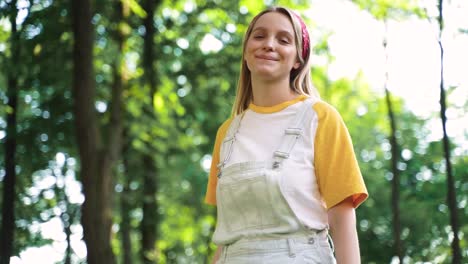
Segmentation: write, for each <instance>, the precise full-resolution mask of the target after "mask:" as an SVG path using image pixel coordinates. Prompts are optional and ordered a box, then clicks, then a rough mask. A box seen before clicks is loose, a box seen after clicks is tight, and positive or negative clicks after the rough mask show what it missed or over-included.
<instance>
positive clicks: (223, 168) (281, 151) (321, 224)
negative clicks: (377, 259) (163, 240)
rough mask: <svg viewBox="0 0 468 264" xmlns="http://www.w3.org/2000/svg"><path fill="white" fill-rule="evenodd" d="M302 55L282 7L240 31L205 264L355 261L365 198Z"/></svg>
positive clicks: (304, 44) (215, 167)
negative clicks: (209, 257) (212, 248)
mask: <svg viewBox="0 0 468 264" xmlns="http://www.w3.org/2000/svg"><path fill="white" fill-rule="evenodd" d="M310 55H311V50H310V39H309V33H308V31H307V28H306V26H305V24H304V22H303V21H302V19H301V18H300V17H299V16H298V15H297V14H296V13H294V12H293V11H291V10H289V9H287V8H283V7H273V8H269V9H267V10H265V11H263V12H261V13H259V14H258V15H257V16H256V17H255V18H254V19H253V20H252V22H251V23H250V25H249V27H248V29H247V32H246V35H245V39H244V44H243V57H242V67H241V74H240V78H239V84H238V89H237V95H236V100H235V103H234V107H233V111H232V117H231V118H230V119H228V120H227V121H226V122H224V124H222V125H221V127H220V128H219V130H218V133H217V136H216V142H215V147H214V151H213V161H212V165H211V171H210V176H209V181H208V189H207V194H206V202H207V203H208V204H212V205H217V209H218V210H217V224H216V230H215V232H214V235H213V241H214V243H215V244H217V245H218V249H217V251H216V254H215V257H214V260H213V263H219V264H221V263H231V264H232V263H236V264H241V263H281V264H284V263H296V264H298V263H336V262H338V263H340V264H341V263H360V255H359V244H358V237H357V232H356V217H355V212H354V209H355V208H356V207H357V206H358V205H359V204H360V203H362V202H363V201H364V200H365V199H366V198H367V190H366V187H365V185H364V182H363V179H362V176H361V173H360V170H359V167H358V164H357V161H356V157H355V154H354V150H353V146H352V143H351V139H350V137H349V133H348V130H347V128H346V126H345V124H344V123H343V121H342V119H341V117H340V115H339V113H338V112H337V111H336V110H335V109H334V108H333V107H331V106H330V105H328V104H327V103H325V102H323V101H320V99H319V95H318V93H317V91H316V90H315V89H314V87H313V86H312V84H311V77H310ZM328 231H330V234H331V237H332V238H333V242H332V241H331V239H330V236H329V235H328ZM333 245H334V246H333ZM335 257H336V259H335Z"/></svg>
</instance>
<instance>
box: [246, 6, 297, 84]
mask: <svg viewBox="0 0 468 264" xmlns="http://www.w3.org/2000/svg"><path fill="white" fill-rule="evenodd" d="M244 58H245V61H246V63H247V67H248V68H249V70H250V72H251V75H252V78H260V79H266V80H278V79H283V78H287V80H288V81H289V75H290V73H291V70H292V69H293V68H294V69H297V68H298V67H299V66H300V63H299V62H298V60H297V50H296V43H295V36H294V29H293V25H292V23H291V21H290V20H289V18H288V17H287V16H286V15H283V14H281V13H278V12H269V13H266V14H264V15H262V16H261V17H259V18H258V20H257V21H256V22H255V24H254V26H253V28H252V32H251V34H250V36H249V37H248V39H247V43H246V46H245V54H244Z"/></svg>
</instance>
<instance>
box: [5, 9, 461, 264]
mask: <svg viewBox="0 0 468 264" xmlns="http://www.w3.org/2000/svg"><path fill="white" fill-rule="evenodd" d="M271 5H284V6H287V7H290V8H293V9H295V10H297V12H298V13H300V14H301V15H302V16H303V17H304V19H305V20H306V22H307V25H308V27H309V31H310V32H311V36H312V42H313V43H312V44H313V58H312V62H313V68H312V75H313V82H314V85H315V86H316V87H317V88H318V90H319V91H320V93H321V96H322V98H323V100H325V101H327V102H329V103H330V104H332V105H334V106H335V107H336V108H337V109H338V110H339V111H340V113H341V115H342V116H343V118H344V120H345V122H346V124H347V126H348V129H349V131H350V133H351V136H352V138H353V142H354V147H355V152H356V154H357V157H358V159H359V164H360V167H361V170H362V174H363V176H364V179H365V181H366V184H367V187H368V190H369V193H370V197H369V199H368V200H367V201H366V202H365V203H364V204H362V205H361V206H360V207H359V208H358V209H357V217H358V220H357V224H358V226H357V228H358V232H359V237H360V245H361V253H362V262H363V263H468V245H467V238H466V234H467V233H468V221H467V220H468V207H467V201H468V156H467V153H468V140H467V139H468V115H467V114H466V113H467V110H468V100H467V99H468V74H467V69H468V1H466V0H452V1H448V0H446V1H442V0H440V1H431V0H400V1H390V0H379V1H372V0H356V1H348V0H346V1H345V0H314V1H301V0H296V1H292V0H291V1H273V0H264V1H263V2H262V1H250V0H232V1H221V0H187V1H178V0H173V1H162V0H120V1H119V0H112V1H111V0H94V1H91V0H72V1H57V0H55V1H54V0H2V1H0V65H1V69H2V70H1V72H0V140H1V141H0V142H1V150H0V194H1V197H2V198H1V200H0V206H1V209H2V211H1V216H0V219H1V222H0V223H1V226H0V263H1V264H5V263H12V264H19V263H28V264H29V263H47V264H48V263H66V264H69V263H90V264H98V263H99V264H102V263H106V264H107V263H108V264H114V263H122V264H129V263H132V264H133V263H135V264H146V263H209V261H210V259H211V257H212V254H213V253H214V250H215V247H214V245H213V244H212V243H211V235H212V232H213V229H214V225H215V221H216V220H215V208H213V207H211V206H208V205H205V204H204V203H203V199H204V194H205V190H206V184H207V179H208V178H207V173H208V171H209V166H210V163H211V151H212V148H213V143H214V139H215V135H216V131H217V129H218V127H219V125H220V124H221V123H222V122H223V121H224V120H225V119H226V118H228V117H229V115H230V109H231V106H232V102H233V100H234V95H235V88H236V84H237V76H238V73H239V67H240V59H241V52H242V51H241V48H242V47H241V46H242V37H243V34H244V32H245V30H246V28H247V25H248V23H249V21H250V20H251V19H252V17H253V16H254V15H255V14H256V13H258V12H259V11H260V10H262V9H264V8H265V7H267V6H271ZM441 51H443V52H441ZM441 55H443V56H441Z"/></svg>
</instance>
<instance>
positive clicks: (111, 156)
mask: <svg viewBox="0 0 468 264" xmlns="http://www.w3.org/2000/svg"><path fill="white" fill-rule="evenodd" d="M71 12H72V15H73V32H74V47H73V48H74V49H73V61H74V69H73V96H74V118H75V124H76V136H77V141H78V149H79V155H80V165H81V167H80V168H81V171H80V177H81V181H82V183H83V192H84V196H85V201H84V203H83V206H82V225H83V233H84V240H85V242H86V246H87V253H88V255H87V260H88V263H89V264H102V263H106V264H114V263H115V256H114V254H113V252H112V247H111V226H112V206H111V202H112V200H113V183H112V174H113V166H114V164H115V162H116V160H117V159H118V157H119V154H120V146H121V137H122V121H121V104H122V103H121V93H122V87H121V85H120V84H119V83H114V85H113V87H112V99H111V105H110V123H109V129H108V130H107V131H109V134H108V135H107V137H106V139H107V141H106V144H103V142H102V140H101V137H100V133H99V132H100V131H99V127H98V122H97V115H96V112H95V107H94V101H95V92H96V91H95V90H96V88H95V83H94V70H93V42H94V34H93V32H94V30H93V26H92V24H91V18H92V12H91V1H90V0H73V1H72V10H71Z"/></svg>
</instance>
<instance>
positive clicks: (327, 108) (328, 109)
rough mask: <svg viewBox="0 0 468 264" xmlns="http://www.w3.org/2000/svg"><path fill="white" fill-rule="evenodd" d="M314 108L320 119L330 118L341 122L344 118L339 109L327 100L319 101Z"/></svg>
mask: <svg viewBox="0 0 468 264" xmlns="http://www.w3.org/2000/svg"><path fill="white" fill-rule="evenodd" d="M312 109H313V110H314V111H315V112H316V113H317V116H318V118H319V119H320V120H330V121H339V122H341V120H342V118H341V115H340V113H339V112H338V110H337V109H336V108H335V107H334V106H332V105H331V104H329V103H327V102H325V101H321V100H320V101H317V102H316V103H315V104H314V105H313V106H312Z"/></svg>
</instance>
